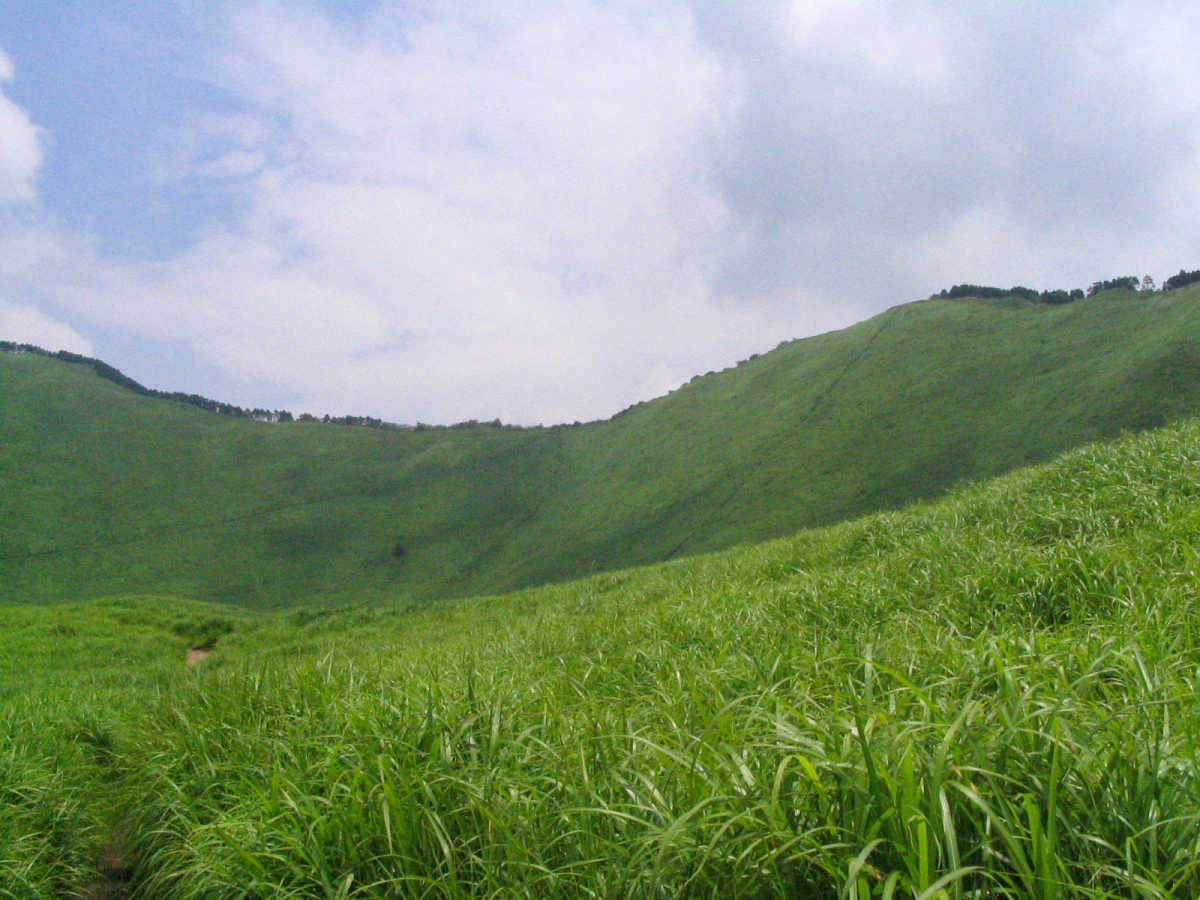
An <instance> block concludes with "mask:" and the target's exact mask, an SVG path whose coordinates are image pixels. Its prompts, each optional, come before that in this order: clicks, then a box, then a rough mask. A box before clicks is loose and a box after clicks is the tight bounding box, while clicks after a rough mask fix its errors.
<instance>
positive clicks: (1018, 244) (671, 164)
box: [0, 0, 1200, 422]
mask: <svg viewBox="0 0 1200 900" xmlns="http://www.w3.org/2000/svg"><path fill="white" fill-rule="evenodd" d="M227 8H228V9H229V10H231V12H230V14H229V16H228V17H227V18H226V19H225V20H224V25H223V26H222V31H221V34H220V35H219V40H217V39H216V38H214V36H213V35H212V34H208V35H206V37H207V39H208V40H209V41H213V42H214V43H213V44H212V45H211V56H212V58H213V73H214V74H213V75H212V77H213V78H214V79H215V80H216V81H217V82H219V86H220V88H221V89H222V90H224V91H225V92H227V95H229V96H231V97H233V98H234V100H235V101H236V102H232V103H229V104H227V106H228V108H223V109H221V110H219V111H214V110H213V109H206V110H198V111H195V112H194V113H193V111H190V110H189V111H188V114H187V115H186V116H185V117H183V118H182V119H181V121H184V122H186V123H187V124H186V126H184V127H181V126H180V125H178V124H176V125H174V126H173V127H171V128H170V129H168V130H165V131H164V133H163V136H162V139H161V141H160V142H159V143H158V144H157V145H156V146H154V147H153V148H151V150H150V152H149V155H150V157H151V160H152V166H151V169H152V170H153V178H152V179H148V180H152V181H153V183H154V184H155V185H158V186H164V187H167V188H170V187H177V186H179V185H183V186H184V190H182V191H180V192H179V193H180V194H181V195H188V194H191V195H196V194H205V193H206V192H212V193H213V194H214V195H217V196H219V197H223V198H229V197H232V198H233V199H234V200H235V201H236V202H234V203H232V204H230V210H229V211H225V212H223V213H222V214H223V216H224V218H223V221H224V222H225V224H223V225H221V226H213V225H211V224H203V223H201V224H200V226H199V228H198V234H199V237H198V238H197V239H196V240H195V241H194V243H192V244H191V245H190V246H189V247H188V249H186V250H185V251H184V252H181V253H179V254H177V255H175V256H173V257H171V258H169V259H162V260H157V261H150V262H147V261H144V260H142V261H138V260H131V259H120V258H116V257H114V256H111V255H106V254H105V253H103V252H101V250H100V249H98V248H99V247H100V246H102V244H101V242H100V240H98V239H97V236H92V235H83V234H78V233H71V232H69V231H66V230H64V229H62V228H61V227H55V226H54V225H53V223H52V222H50V221H49V220H46V219H43V220H41V221H40V222H39V223H38V224H37V225H36V226H29V225H28V224H27V225H24V226H20V227H12V226H10V227H8V229H7V231H6V230H5V228H4V227H3V226H0V296H6V297H10V298H13V299H15V300H20V301H21V302H22V303H26V304H33V303H40V302H42V301H48V302H52V303H53V304H54V306H53V307H45V308H53V309H55V310H58V311H64V312H65V313H66V314H69V315H70V316H72V317H78V318H79V321H88V322H93V323H96V324H98V325H102V326H104V327H105V328H107V329H118V330H125V329H127V330H130V331H133V332H135V333H136V334H138V335H139V336H141V337H144V338H149V339H151V340H159V341H164V342H166V341H177V340H185V341H187V342H188V343H189V344H190V345H191V346H192V347H193V348H194V349H195V351H196V352H197V355H198V357H199V358H200V359H202V360H203V361H204V362H206V363H212V364H215V365H217V366H219V367H220V368H221V369H222V370H223V371H224V372H226V373H228V374H229V375H230V376H231V377H232V378H235V379H239V378H240V379H265V380H268V381H270V382H273V383H274V384H276V385H278V386H279V391H280V394H281V396H282V395H284V394H286V395H287V396H290V397H292V398H294V401H293V402H292V403H291V405H293V406H295V407H296V408H297V409H301V408H307V409H311V410H315V411H330V412H360V413H369V414H373V415H382V416H384V417H388V418H394V419H402V420H410V421H411V420H415V419H422V420H424V421H436V422H445V421H454V420H456V419H465V418H487V419H490V418H493V417H495V416H500V417H501V418H504V419H505V420H508V421H522V422H530V421H546V422H549V421H558V420H574V419H583V418H589V417H593V416H597V415H603V414H607V413H611V412H613V411H615V410H616V409H618V408H620V407H623V406H625V405H627V404H629V403H631V402H633V401H635V400H637V399H642V398H645V397H647V396H650V395H653V394H657V393H660V392H661V391H663V390H665V389H667V388H669V387H671V386H674V385H675V384H677V383H678V382H679V381H682V380H686V379H687V378H688V377H689V376H690V375H692V374H694V373H696V372H701V371H704V370H706V369H710V368H716V367H719V366H721V365H725V364H728V363H730V362H732V361H733V360H735V359H737V358H738V357H743V356H746V355H748V354H749V353H751V352H756V351H762V350H764V349H768V348H770V347H771V346H773V345H774V344H775V343H777V342H778V341H779V340H781V339H784V338H790V337H794V336H797V335H802V334H806V333H812V332H815V331H820V330H825V329H828V328H832V327H837V326H840V325H844V324H847V323H848V322H849V321H850V320H852V319H853V318H857V317H861V316H864V315H867V314H869V313H871V312H874V311H877V310H879V309H882V308H883V307H885V306H888V305H891V304H893V303H897V302H902V301H905V300H910V299H914V298H916V297H919V296H923V295H925V294H927V293H929V292H930V291H935V290H937V289H939V288H941V287H944V286H947V285H949V284H951V283H954V282H961V281H980V282H992V283H1000V284H1011V283H1013V282H1023V283H1026V284H1029V285H1031V286H1033V287H1039V288H1040V287H1060V286H1061V287H1076V286H1086V284H1087V283H1088V281H1089V280H1091V279H1094V278H1101V277H1110V276H1112V275H1115V274H1125V273H1126V272H1130V273H1132V272H1137V273H1138V274H1141V273H1144V272H1150V273H1151V274H1154V275H1155V276H1156V277H1160V278H1161V277H1162V276H1164V275H1166V274H1169V272H1171V271H1174V270H1175V269H1177V268H1178V267H1179V266H1181V265H1183V266H1187V267H1195V266H1196V265H1200V260H1196V259H1189V258H1187V256H1186V254H1187V253H1189V252H1193V249H1194V247H1195V246H1196V245H1197V240H1198V239H1200V234H1197V226H1196V224H1195V216H1194V209H1195V208H1196V205H1197V203H1198V202H1200V176H1198V175H1197V172H1200V165H1198V163H1200V130H1198V129H1200V126H1197V124H1196V123H1197V122H1200V116H1197V115H1196V114H1195V113H1196V112H1197V110H1196V105H1197V101H1196V100H1195V98H1194V92H1192V91H1190V89H1189V88H1190V86H1191V85H1194V84H1195V82H1196V79H1197V77H1200V70H1198V68H1197V66H1198V65H1200V64H1198V63H1197V62H1196V56H1195V55H1194V54H1192V53H1190V52H1189V47H1190V44H1189V42H1188V40H1187V39H1186V37H1187V36H1189V35H1194V34H1195V33H1196V29H1197V27H1200V22H1197V20H1196V16H1195V14H1188V15H1187V16H1182V17H1180V16H1176V15H1175V14H1174V13H1173V12H1171V10H1170V8H1169V6H1168V5H1167V4H1166V3H1152V4H1149V6H1147V5H1146V4H1134V3H1120V2H1117V3H1112V4H1108V5H1106V7H1105V12H1104V13H1103V14H1097V15H1096V16H1092V17H1081V16H1079V15H1078V14H1074V13H1071V12H1070V11H1069V10H1068V9H1067V8H1066V7H1062V8H1059V7H1054V6H1053V5H1050V6H1042V7H1039V6H1037V5H1026V6H1022V7H1020V9H1018V10H1017V11H1016V13H1015V14H1014V12H1013V10H1011V9H1009V8H1007V7H1005V8H1003V9H1002V8H1000V7H995V8H992V7H988V6H983V7H978V6H970V7H967V8H964V7H962V5H961V4H950V3H943V2H936V0H929V2H922V3H917V4H899V3H885V4H865V3H862V2H859V0H844V2H839V0H822V2H820V3H816V4H811V3H810V4H798V3H787V2H777V3H770V4H733V3H720V2H716V3H710V2H705V3H698V2H697V3H692V4H691V5H690V6H689V5H687V4H686V3H685V2H684V0H666V2H656V3H653V4H651V3H644V4H638V3H635V2H632V0H629V2H626V0H618V2H614V3H606V4H594V3H585V2H576V0H555V2H552V3H546V4H526V5H515V6H514V5H513V4H511V3H501V2H499V0H496V2H483V3H472V4H450V3H438V2H433V0H427V2H418V3H414V4H406V5H404V6H403V7H399V6H393V5H391V4H383V5H381V6H380V8H378V9H377V10H376V11H375V12H373V13H368V14H366V15H365V16H364V17H362V18H361V19H358V20H355V21H337V20H334V19H332V18H329V17H326V16H323V15H321V14H320V13H318V12H315V11H314V10H313V8H312V7H311V6H310V5H307V4H304V5H300V6H299V7H298V6H297V5H292V4H287V5H285V4H283V3H278V2H275V3H252V4H240V5H239V4H235V5H231V6H229V7H227ZM1135 26H1136V27H1135ZM10 69H11V66H9V64H8V61H7V59H6V58H3V57H0V80H3V77H4V76H6V75H8V74H11V73H10ZM2 103H7V101H4V100H2V99H0V104H2ZM231 109H232V110H234V111H233V112H232V113H231V112H230V110H231ZM3 111H4V107H3V106H2V105H0V139H2V137H3V135H4V133H5V131H4V129H5V128H6V127H7V128H8V129H9V130H11V131H12V132H13V133H14V134H16V133H17V132H21V131H22V130H23V133H24V134H25V135H26V137H27V138H29V139H30V140H32V144H27V147H28V146H31V147H32V155H29V153H26V156H25V159H26V161H25V162H24V163H19V162H10V163H9V164H8V167H9V168H8V169H5V168H4V166H5V165H6V163H5V162H4V158H5V157H4V154H5V153H7V152H9V147H10V145H9V144H8V143H0V199H4V198H5V197H8V198H9V199H15V198H17V196H18V195H19V196H21V197H24V198H25V199H28V198H30V197H31V196H32V191H33V184H34V182H33V178H34V176H35V174H36V172H37V165H38V162H39V160H40V154H39V153H38V146H37V134H36V131H35V130H34V129H33V126H32V125H30V124H29V122H28V119H27V118H26V117H24V114H23V113H21V112H20V111H19V110H17V111H16V113H17V117H18V118H17V120H15V121H18V123H21V122H23V123H24V125H22V126H21V127H19V128H18V127H16V126H13V125H12V124H11V122H10V123H9V125H8V126H5V124H4V123H5V121H6V120H5V119H4V117H3ZM56 138H57V139H58V141H59V142H60V145H61V144H62V143H65V142H67V141H70V140H73V139H75V138H73V136H71V135H56ZM11 146H13V147H15V146H18V145H17V144H13V145H11ZM14 158H15V157H14ZM6 171H11V172H17V173H19V177H18V175H5V174H4V173H5V172H6ZM6 185H7V187H6ZM5 191H7V194H6V193H5ZM22 192H23V193H22ZM226 213H227V214H226Z"/></svg>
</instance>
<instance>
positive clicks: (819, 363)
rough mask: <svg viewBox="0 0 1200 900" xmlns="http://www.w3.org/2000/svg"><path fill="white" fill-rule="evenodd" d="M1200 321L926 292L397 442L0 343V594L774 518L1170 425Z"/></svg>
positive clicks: (705, 539)
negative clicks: (543, 404) (672, 369)
mask: <svg viewBox="0 0 1200 900" xmlns="http://www.w3.org/2000/svg"><path fill="white" fill-rule="evenodd" d="M1198 332H1200V286H1196V287H1191V288H1186V289H1182V290H1178V291H1173V292H1170V293H1168V294H1161V295H1154V296H1150V297H1144V296H1141V295H1137V294H1131V293H1127V292H1108V293H1106V294H1102V295H1099V296H1097V297H1094V298H1090V299H1088V300H1086V301H1079V302H1076V303H1072V304H1068V305H1064V306H1046V305H1035V306H1013V305H1004V304H998V303H995V302H985V301H972V300H954V301H943V300H935V301H925V302H920V303H914V304H909V305H906V306H901V307H897V308H895V309H892V310H890V311H888V312H886V313H884V314H882V315H880V316H877V317H875V318H873V319H871V320H869V321H866V322H863V323H861V324H859V325H855V326H853V327H851V328H848V329H845V330H843V331H839V332H834V333H830V334H826V335H821V336H819V337H815V338H809V339H805V340H800V341H795V342H791V343H788V344H786V345H782V346H781V347H779V348H778V349H776V350H775V351H773V352H771V353H767V354H764V355H763V356H761V357H758V358H756V359H753V360H750V361H748V362H746V363H744V364H742V365H739V366H738V367H736V368H733V369H729V370H726V371H724V372H720V373H714V374H709V375H707V376H705V377H702V378H698V379H695V380H693V382H692V383H690V384H689V385H687V386H685V387H683V388H681V389H679V390H677V391H675V392H673V393H672V394H670V395H668V396H666V397H663V398H660V399H658V400H654V401H651V402H649V403H644V404H640V405H638V406H636V407H634V408H633V409H631V410H629V411H627V412H626V413H624V414H622V415H620V416H618V417H615V418H614V419H612V420H609V421H605V422H597V423H590V424H587V425H584V426H579V427H557V428H532V429H515V428H502V429H501V428H487V427H479V428H473V429H445V430H434V431H421V432H392V431H372V430H369V429H353V428H338V427H328V426H321V425H313V424H303V423H288V424H275V425H271V424H264V423H259V422H255V421H248V420H237V419H229V418H222V417H218V416H215V415H211V414H208V413H205V412H203V411H200V410H197V409H195V408H191V407H186V406H181V405H178V404H174V403H170V402H167V401H162V400H155V399H150V398H146V397H140V396H136V395H134V394H132V393H129V392H127V391H125V390H123V389H121V388H118V387H117V386H116V385H113V384H111V383H109V382H106V381H102V380H100V379H97V378H95V377H94V376H92V375H91V374H90V372H88V371H87V370H86V369H83V368H81V367H77V366H70V365H66V364H62V363H58V362H56V361H53V360H47V359H44V358H39V357H35V356H29V355H19V354H18V355H11V354H4V355H0V575H2V577H0V599H3V600H9V601H19V602H25V601H30V600H33V601H44V600H63V599H74V598H78V597H85V596H97V595H104V594H111V593H122V592H143V593H170V594H178V595H184V596H190V597H194V598H198V599H206V600H217V601H227V602H232V603H240V604H244V605H251V606H255V605H257V606H264V605H291V604H295V603H299V602H308V601H323V602H327V601H336V600H339V599H342V600H363V599H369V598H397V597H399V598H405V597H407V598H409V599H411V600H414V601H420V600H426V599H429V598H436V597H447V596H455V595H466V594H470V593H478V592H494V591H501V590H508V589H512V588H515V587H520V586H525V585H530V584H537V583H543V582H547V581H552V580H556V579H562V578H566V577H572V576H578V575H580V574H586V573H588V572H591V571H596V570H606V569H612V568H618V567H621V566H625V565H631V564H639V563H646V562H652V561H656V560H661V559H667V558H672V557H674V556H679V555H686V554H690V553H696V552H701V551H706V550H712V549H717V548H720V547H726V546H730V545H732V544H736V543H740V542H749V541H753V540H759V539H763V538H767V537H772V536H778V535H781V534H787V533H791V532H793V531H795V530H796V529H797V528H800V527H805V526H810V525H814V524H823V523H830V522H834V521H838V520H841V519H844V518H846V517H848V516H853V515H858V514H861V513H864V512H869V511H872V510H878V509H888V508H895V507H898V506H900V505H902V504H904V503H907V502H910V501H912V500H914V499H921V498H928V497H932V496H936V495H938V494H939V493H941V492H943V491H945V490H946V489H947V488H948V487H950V486H951V485H953V484H954V483H956V482H958V481H960V480H963V479H979V478H986V477H990V476H993V475H996V474H999V473H1002V472H1005V471H1009V470H1011V469H1012V468H1014V467H1017V466H1021V465H1025V464H1028V463H1031V462H1036V461H1041V460H1046V459H1049V458H1052V457H1053V456H1054V455H1055V454H1057V453H1059V452H1061V451H1063V450H1065V449H1067V448H1070V447H1073V446H1077V445H1079V444H1080V443H1084V442H1087V441H1089V440H1095V439H1099V438H1104V437H1111V436H1114V435H1115V434H1117V433H1118V432H1119V431H1121V430H1123V429H1133V430H1136V429H1141V428H1146V427H1152V426H1156V425H1159V424H1162V423H1163V422H1166V421H1171V420H1175V419H1177V418H1179V417H1181V416H1185V415H1188V414H1194V413H1196V412H1197V411H1200V357H1198V356H1197V353H1196V350H1195V346H1196V344H1195V335H1196V334H1197V333H1198ZM397 543H400V544H402V545H403V547H404V548H405V555H404V556H403V558H398V557H397V556H395V555H394V553H393V551H394V548H395V546H396V544H397Z"/></svg>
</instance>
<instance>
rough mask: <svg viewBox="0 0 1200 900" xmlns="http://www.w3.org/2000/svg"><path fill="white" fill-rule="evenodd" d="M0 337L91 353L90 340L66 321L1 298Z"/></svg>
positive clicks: (52, 347)
mask: <svg viewBox="0 0 1200 900" xmlns="http://www.w3.org/2000/svg"><path fill="white" fill-rule="evenodd" d="M0 340H5V341H12V342H13V343H17V344H33V345H34V346H36V347H41V348H42V349H44V350H71V351H72V352H74V353H82V354H84V355H85V356H86V355H89V354H91V353H92V352H93V351H92V344H91V342H90V341H89V340H88V339H87V338H85V337H83V336H82V335H80V334H79V332H77V331H76V330H75V329H74V328H72V327H71V326H70V325H68V324H67V323H66V322H60V321H58V320H57V319H53V318H51V317H50V316H47V315H46V314H45V313H43V312H41V310H39V309H38V308H37V307H35V306H29V305H26V304H22V303H7V302H5V301H4V300H0Z"/></svg>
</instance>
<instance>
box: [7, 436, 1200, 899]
mask: <svg viewBox="0 0 1200 900" xmlns="http://www.w3.org/2000/svg"><path fill="white" fill-rule="evenodd" d="M1198 501H1200V421H1189V422H1186V423H1183V424H1178V425H1174V426H1171V427H1167V428H1163V429H1160V430H1156V431H1153V432H1150V433H1147V434H1143V435H1138V436H1129V437H1125V438H1123V439H1121V440H1119V441H1117V442H1115V443H1112V444H1109V445H1100V446H1090V447H1086V448H1082V449H1078V450H1076V451H1073V452H1071V453H1069V454H1067V455H1065V456H1064V457H1062V458H1061V459H1059V460H1057V461H1055V462H1054V463H1052V464H1049V465H1044V466H1041V467H1035V468H1031V469H1026V470H1022V471H1020V472H1016V473H1013V474H1010V475H1008V476H1006V477H1004V478H1001V479H998V480H994V481H991V482H988V483H987V484H983V485H979V486H973V487H968V488H964V489H959V490H957V491H955V492H954V493H953V494H952V495H951V496H950V497H948V498H946V499H944V500H941V501H939V502H937V503H935V504H928V505H922V506H916V507H913V508H910V509H906V510H903V511H900V512H892V513H884V514H877V515H873V516H870V517H867V518H863V519H859V520H856V521H853V522H849V523H844V524H841V525H837V526H832V527H829V528H825V529H819V530H811V531H806V532H802V533H800V534H797V535H796V536H794V537H791V538H787V539H783V540H777V541H773V542H769V543H764V544H761V545H756V546H752V547H745V548H739V549H734V550H728V551H724V552H721V553H718V554H713V555H708V556H699V557H695V558H691V559H686V560H678V561H675V562H671V563H666V564H659V565H656V566H653V567H649V568H644V569H636V570H626V571H620V572H612V573H607V574H602V575H597V576H594V577H592V578H589V579H586V580H582V581H578V582H573V583H568V584H561V585H554V586H548V587H543V588H537V589H530V590H525V591H522V592H519V593H514V594H510V595H506V596H499V597H489V598H479V599H470V600H461V601H454V602H443V603H439V604H436V605H434V606H432V607H424V608H421V609H417V610H410V611H397V610H387V609H382V608H366V607H360V608H347V607H343V608H340V609H336V610H329V611H321V610H311V609H310V610H298V611H292V612H275V613H252V612H250V611H247V610H239V609H236V608H232V607H215V606H206V605H204V604H186V603H181V602H176V601H171V600H169V599H155V598H125V599H121V598H118V599H111V600H106V601H99V602H93V603H88V604H81V605H76V606H73V607H70V608H64V607H59V606H43V607H24V608H22V607H11V606H10V607H6V608H4V607H0V625H2V626H3V627H4V630H5V632H6V633H7V634H14V635H16V639H15V643H14V644H13V645H12V646H13V647H14V651H13V654H12V655H11V656H8V657H6V659H7V670H6V672H5V683H7V684H10V685H11V683H12V679H13V678H14V677H15V675H14V673H16V672H18V671H19V672H21V673H22V676H21V677H23V678H27V679H28V682H27V683H28V684H29V685H30V689H29V690H26V691H16V690H11V689H10V690H9V691H7V692H6V693H5V694H4V695H2V696H0V717H3V718H5V720H6V724H9V725H10V727H8V728H5V729H2V730H0V765H2V766H4V770H3V773H2V777H3V781H0V807H3V808H0V884H3V885H5V887H6V888H8V896H19V897H39V896H44V897H49V896H61V895H62V890H63V886H64V885H66V884H70V883H72V882H71V881H70V879H71V878H74V879H76V881H74V882H73V883H74V884H88V883H90V882H89V879H94V878H96V877H97V876H96V874H95V873H94V872H89V863H88V861H89V860H90V859H95V858H96V853H97V852H98V848H99V847H101V846H103V844H104V843H105V840H106V838H107V836H108V835H110V834H112V833H119V834H120V835H122V836H123V842H124V844H125V846H126V847H127V850H128V854H129V856H128V860H129V868H130V870H131V881H130V882H129V883H128V884H127V885H126V887H127V889H128V891H129V894H130V896H132V897H143V898H165V897H171V898H199V897H205V898H223V897H246V896H254V897H263V898H270V897H280V898H282V897H345V898H351V897H354V898H377V897H378V898H382V897H430V898H432V897H438V898H442V897H446V898H450V897H454V898H459V897H499V896H504V897H546V896H556V897H611V898H617V897H635V898H637V897H646V898H648V897H781V898H782V897H798V896H800V897H846V898H868V897H904V898H915V897H922V898H968V897H975V898H981V897H992V898H1002V897H1012V898H1017V897H1021V898H1024V897H1038V898H1053V897H1067V896H1070V897H1139V898H1146V897H1162V898H1167V897H1184V896H1197V895H1200V862H1198V860H1200V786H1198V785H1200V780H1198V779H1197V776H1196V772H1197V766H1198V765H1200V691H1197V681H1196V671H1197V666H1198V664H1200V616H1198V613H1200V606H1198V603H1200V601H1198V597H1200V575H1198V574H1197V573H1198V572H1200V542H1198V541H1197V537H1198V536H1200V502H1198ZM214 629H215V630H216V631H219V632H221V635H222V636H221V637H220V638H219V641H218V643H217V647H216V653H215V654H214V656H213V657H211V658H210V659H209V660H208V661H207V662H206V663H204V664H202V666H201V667H200V668H199V669H198V670H196V671H185V670H183V667H182V665H181V664H180V661H181V657H182V649H183V646H184V640H185V638H184V636H185V635H186V636H189V637H188V638H187V639H191V638H190V636H191V635H195V634H204V633H211V632H213V631H214ZM71 670H73V671H74V673H75V677H76V678H78V679H79V680H80V681H81V682H82V683H83V685H84V687H83V689H82V690H81V691H79V692H76V691H73V690H71V689H70V688H69V687H68V685H67V683H68V681H69V680H70V679H69V678H67V677H65V676H66V673H67V672H69V671H71ZM121 670H124V671H125V672H127V678H128V681H127V682H126V683H125V684H124V685H122V684H121V682H120V679H119V678H113V679H110V678H108V677H107V676H106V675H105V674H104V673H117V672H119V671H121ZM91 673H96V675H95V677H93V675H92V674H91ZM96 692H98V693H96ZM89 696H91V700H90V701H89ZM64 821H65V822H67V823H69V826H70V827H67V826H64V825H63V824H62V822H64ZM56 823H57V824H56ZM30 860H32V861H33V862H32V863H31V862H28V861H30ZM10 885H17V887H16V888H11V887H9V886H10ZM0 896H4V894H3V892H2V891H0Z"/></svg>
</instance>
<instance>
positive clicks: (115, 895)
mask: <svg viewBox="0 0 1200 900" xmlns="http://www.w3.org/2000/svg"><path fill="white" fill-rule="evenodd" d="M96 867H97V868H98V869H99V870H100V880H99V881H97V882H96V883H95V884H93V885H91V886H90V887H88V888H86V889H85V890H84V891H83V892H82V893H80V894H76V895H75V896H76V898H77V900H121V898H123V897H125V896H127V891H128V889H129V879H130V878H131V876H132V875H133V866H132V864H131V862H130V860H129V856H128V854H127V850H126V847H125V842H124V840H122V839H119V838H115V839H114V840H113V841H112V843H110V844H109V845H108V846H107V847H105V848H104V851H103V852H102V853H101V854H100V859H99V860H97V862H96Z"/></svg>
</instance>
